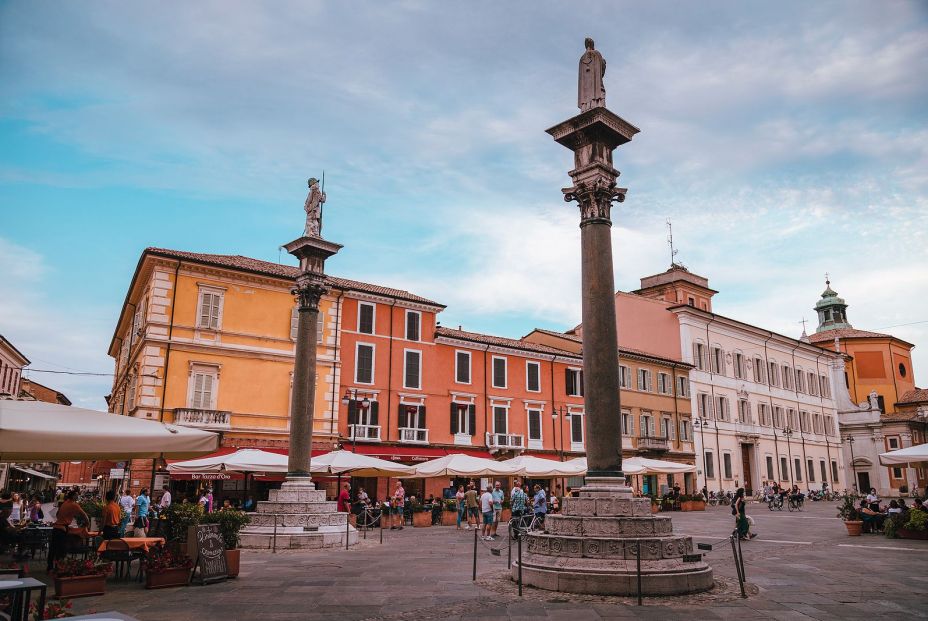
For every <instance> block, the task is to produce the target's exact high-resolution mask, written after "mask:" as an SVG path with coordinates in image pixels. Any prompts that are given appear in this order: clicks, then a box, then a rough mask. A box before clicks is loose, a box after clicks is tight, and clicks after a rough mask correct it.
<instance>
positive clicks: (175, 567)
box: [145, 546, 193, 589]
mask: <svg viewBox="0 0 928 621" xmlns="http://www.w3.org/2000/svg"><path fill="white" fill-rule="evenodd" d="M192 568H193V561H191V560H190V557H189V556H187V555H186V554H182V553H180V552H177V551H175V549H174V546H160V547H156V548H153V549H152V550H151V551H150V552H149V553H148V557H147V558H146V559H145V588H146V589H163V588H166V587H175V586H187V584H188V583H189V582H190V570H191V569H192Z"/></svg>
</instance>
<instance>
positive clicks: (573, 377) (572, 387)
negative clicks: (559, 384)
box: [565, 369, 583, 397]
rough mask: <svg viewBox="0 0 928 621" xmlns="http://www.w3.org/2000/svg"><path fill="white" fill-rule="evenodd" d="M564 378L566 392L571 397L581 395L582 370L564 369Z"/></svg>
mask: <svg viewBox="0 0 928 621" xmlns="http://www.w3.org/2000/svg"><path fill="white" fill-rule="evenodd" d="M565 378H566V379H565V383H566V385H567V389H566V390H567V394H568V395H570V396H571V397H582V396H583V371H581V370H580V369H565Z"/></svg>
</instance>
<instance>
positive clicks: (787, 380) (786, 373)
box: [782, 364, 793, 390]
mask: <svg viewBox="0 0 928 621" xmlns="http://www.w3.org/2000/svg"><path fill="white" fill-rule="evenodd" d="M782 377H783V388H785V389H786V390H792V389H793V371H792V369H790V368H789V366H788V365H785V364H784V365H783V376H782Z"/></svg>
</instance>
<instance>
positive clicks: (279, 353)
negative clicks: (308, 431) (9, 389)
mask: <svg viewBox="0 0 928 621" xmlns="http://www.w3.org/2000/svg"><path fill="white" fill-rule="evenodd" d="M297 271H298V270H297V269H296V268H295V267H292V266H288V265H279V264H274V263H268V262H265V261H259V260H256V259H250V258H247V257H242V256H238V255H213V254H202V253H192V252H181V251H176V250H166V249H161V248H147V249H146V250H145V251H144V252H143V253H142V256H141V258H140V259H139V263H138V266H137V267H136V270H135V274H134V276H133V278H132V282H131V284H130V285H129V290H128V292H127V294H126V299H125V302H124V303H123V307H122V311H121V313H120V315H119V319H118V321H117V324H116V329H115V331H114V334H113V339H112V341H111V342H110V347H109V355H110V356H112V357H113V358H114V359H115V378H114V382H113V389H112V393H111V395H110V397H109V399H108V402H109V409H110V411H111V412H115V413H118V414H125V415H129V416H135V417H138V418H148V419H154V420H160V421H164V422H171V423H175V424H178V425H185V426H191V427H198V428H202V429H208V430H212V431H218V432H220V433H222V445H223V446H225V447H262V448H275V447H278V448H286V447H287V446H288V441H287V438H288V434H289V423H288V421H289V416H288V414H289V409H290V394H291V383H292V376H293V360H294V344H295V340H296V325H297V313H296V302H295V300H294V297H293V295H292V294H291V292H290V291H291V289H292V288H293V282H294V279H295V278H296V276H297ZM371 295H373V296H381V297H384V298H390V299H392V300H393V302H394V303H395V304H397V305H402V303H403V301H404V300H405V301H408V302H409V303H416V304H420V305H421V304H430V305H433V306H435V308H436V311H437V310H440V309H441V308H442V307H441V305H438V304H435V303H434V302H430V301H429V300H425V299H424V298H419V297H417V296H413V295H412V294H409V293H408V292H405V291H400V290H397V289H389V288H386V287H380V286H376V285H369V284H366V283H360V282H355V281H351V280H345V279H340V278H330V279H329V292H328V293H327V294H326V296H325V297H324V298H323V300H322V302H321V306H320V312H319V317H320V325H319V331H320V333H319V343H320V345H319V348H318V351H317V356H318V369H319V373H318V376H317V384H316V403H315V418H314V421H313V440H314V447H313V448H314V449H315V450H326V451H327V450H332V449H333V448H334V447H335V445H336V443H337V441H338V407H339V401H340V399H341V396H340V395H339V394H338V390H339V384H340V382H339V373H340V361H339V356H338V351H339V346H338V345H339V344H338V338H339V324H340V322H341V310H342V302H343V299H344V298H345V297H359V296H360V297H364V296H368V297H369V296H371ZM161 466H163V464H152V462H151V461H150V460H134V461H133V462H132V463H131V465H130V473H129V475H128V478H129V480H130V486H131V488H132V489H133V490H138V489H141V488H143V487H149V486H151V483H152V477H153V475H154V474H155V472H156V471H158V470H160V469H161Z"/></svg>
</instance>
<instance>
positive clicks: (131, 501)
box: [119, 489, 135, 537]
mask: <svg viewBox="0 0 928 621" xmlns="http://www.w3.org/2000/svg"><path fill="white" fill-rule="evenodd" d="M119 506H120V507H121V508H122V521H121V522H120V523H119V536H120V537H125V536H126V532H127V531H128V530H129V524H131V523H132V510H133V509H134V508H135V498H133V497H132V494H130V493H129V490H128V489H127V490H126V491H125V492H124V493H123V495H122V496H121V497H120V498H119Z"/></svg>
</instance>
